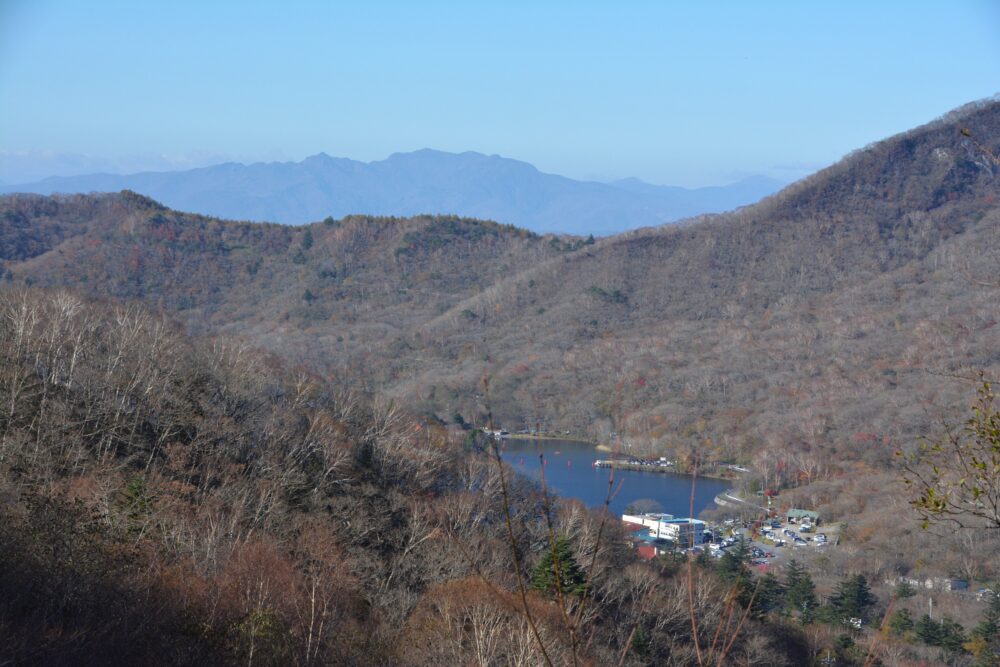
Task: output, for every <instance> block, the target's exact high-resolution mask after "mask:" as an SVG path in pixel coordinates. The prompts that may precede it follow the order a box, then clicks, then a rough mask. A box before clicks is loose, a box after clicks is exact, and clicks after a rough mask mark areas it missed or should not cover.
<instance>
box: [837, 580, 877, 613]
mask: <svg viewBox="0 0 1000 667" xmlns="http://www.w3.org/2000/svg"><path fill="white" fill-rule="evenodd" d="M873 604H875V596H874V595H872V591H871V588H869V587H868V580H867V579H865V575H863V574H857V575H854V576H853V577H848V578H847V579H845V580H844V581H842V582H841V583H840V585H838V586H837V590H836V592H835V593H834V594H833V596H832V597H831V598H830V606H831V607H832V608H833V610H834V611H835V612H836V613H837V616H838V617H839V620H844V619H848V618H862V619H863V618H865V614H866V612H867V611H868V608H869V607H871V606H872V605H873Z"/></svg>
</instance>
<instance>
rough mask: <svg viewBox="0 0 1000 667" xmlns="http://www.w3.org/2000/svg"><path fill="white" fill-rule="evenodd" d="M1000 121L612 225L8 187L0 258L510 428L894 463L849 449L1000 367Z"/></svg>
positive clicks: (983, 115)
mask: <svg viewBox="0 0 1000 667" xmlns="http://www.w3.org/2000/svg"><path fill="white" fill-rule="evenodd" d="M966 128H967V130H968V136H966V135H964V134H963V133H962V130H963V129H966ZM998 129H1000V113H998V105H997V104H996V103H985V104H979V105H973V106H972V107H970V108H966V109H963V110H961V111H960V112H956V113H955V114H953V116H952V117H949V118H945V119H943V120H941V121H937V122H935V123H932V124H930V125H928V126H926V127H923V128H918V129H917V130H914V131H911V132H909V133H906V134H904V135H900V136H898V137H893V138H891V139H889V140H886V141H884V142H881V143H878V144H875V145H873V146H871V147H868V148H866V149H864V150H862V151H859V152H857V153H855V154H853V155H851V156H849V157H848V158H847V159H845V160H844V161H843V162H842V163H839V164H837V165H835V166H833V167H831V168H829V169H827V170H825V171H823V172H820V173H818V174H816V175H815V176H813V177H811V178H809V179H806V180H805V181H802V182H800V183H797V184H795V185H793V186H791V187H789V188H787V189H786V190H785V191H783V192H782V193H780V194H779V195H777V196H775V197H772V198H770V199H768V200H766V201H765V202H762V203H761V204H758V205H756V206H752V207H748V208H745V209H742V210H740V211H737V212H734V213H731V214H726V215H721V216H715V217H711V218H706V219H701V220H696V221H692V222H690V223H687V224H685V225H682V226H680V227H665V228H661V229H655V230H647V231H644V232H638V233H631V234H626V235H624V236H619V237H613V238H609V239H602V240H600V241H597V242H596V243H592V242H590V241H589V240H583V239H577V238H567V237H554V236H546V237H541V236H538V235H535V234H532V233H530V232H526V231H524V230H519V229H516V228H513V227H509V226H502V225H496V224H494V223H489V222H483V221H477V220H467V219H460V218H451V217H422V218H412V219H397V218H367V217H351V218H345V219H343V220H337V221H335V220H327V222H325V223H317V224H314V225H309V226H304V227H285V226H278V225H261V224H250V223H233V222H224V221H220V220H216V219H212V218H206V217H203V216H194V215H189V214H182V213H177V212H174V211H171V210H168V209H164V208H163V207H161V206H159V205H157V204H155V203H154V202H151V201H149V200H146V199H144V198H141V197H136V196H133V195H130V194H127V193H123V194H119V195H101V196H71V197H51V198H46V197H37V196H27V195H18V196H11V197H6V198H4V199H3V200H0V209H2V212H0V216H2V217H0V221H2V226H0V252H2V257H3V260H4V262H5V271H6V272H7V274H8V276H9V278H10V279H11V280H13V281H15V282H28V283H32V284H38V285H52V286H55V285H74V286H78V287H80V288H82V289H84V290H86V291H88V292H90V293H92V294H95V295H104V294H108V295H112V296H115V297H123V298H138V299H143V300H145V301H147V302H148V303H152V304H157V305H160V306H163V307H165V308H168V309H169V310H171V311H174V312H177V313H178V314H179V316H180V317H181V318H182V319H183V320H184V321H185V322H186V323H187V324H188V325H189V326H190V327H191V329H192V330H193V331H196V332H197V331H202V332H205V331H213V332H224V333H227V334H233V335H239V336H243V337H245V338H246V339H247V340H249V341H251V342H253V343H254V344H258V345H261V346H263V347H265V348H268V349H270V350H273V351H275V352H279V353H281V354H283V355H286V356H287V357H289V358H291V359H293V360H294V361H296V362H301V363H306V364H309V365H311V366H312V367H314V368H317V369H319V370H321V371H322V372H328V373H332V374H334V375H335V376H338V377H340V378H341V379H343V380H346V381H350V382H353V383H356V384H358V385H361V386H363V387H365V388H366V389H377V390H379V391H383V392H386V393H389V394H390V395H395V396H398V397H400V398H402V399H404V400H405V402H406V404H407V405H409V406H411V407H413V408H414V409H416V410H420V411H422V412H424V413H425V414H427V415H436V416H437V417H438V418H441V419H444V420H450V419H451V417H452V416H453V415H454V414H455V413H456V412H458V413H460V414H463V415H465V416H466V417H467V418H468V419H469V421H473V420H474V419H477V418H478V419H479V420H482V418H483V417H484V415H485V411H486V409H487V405H486V402H485V399H484V398H483V396H482V391H481V390H482V378H483V377H484V376H489V377H490V378H491V380H492V382H491V387H492V388H491V395H490V397H489V401H490V403H491V405H490V407H491V408H492V409H493V410H494V413H495V414H496V415H497V416H498V418H499V419H500V420H501V421H502V422H503V423H504V424H505V425H507V426H509V427H512V428H513V427H521V426H524V425H528V424H534V423H535V422H538V421H541V422H542V423H543V424H545V425H547V426H550V427H552V428H558V429H559V430H572V431H574V432H576V433H589V434H590V435H593V436H600V435H601V433H606V432H607V431H610V430H615V429H617V430H620V431H622V432H623V433H629V434H630V435H631V437H632V439H633V441H634V442H636V443H639V444H640V445H649V446H651V447H652V448H657V449H661V450H666V451H672V452H675V453H679V454H681V455H690V454H691V453H693V452H695V451H699V452H701V453H702V454H703V455H706V456H711V457H722V458H735V459H739V460H749V459H751V458H752V457H753V456H754V455H755V454H756V453H758V452H760V451H762V450H763V449H764V445H765V443H768V442H770V443H772V444H774V443H778V444H780V445H781V446H782V447H785V448H788V449H789V450H794V451H798V452H802V451H816V452H825V454H824V456H825V457H827V458H828V457H829V455H830V454H831V453H832V452H833V451H841V452H843V451H845V450H851V449H857V450H863V451H859V452H858V453H859V455H860V454H862V453H863V454H864V455H865V456H869V457H875V458H876V459H878V458H879V457H882V459H884V457H885V456H886V455H887V452H889V451H890V450H891V447H885V448H874V449H873V448H871V447H867V446H862V445H859V444H858V443H865V442H868V440H870V439H871V438H873V437H875V438H877V439H878V440H879V441H882V440H886V439H888V440H891V441H899V440H900V439H906V438H909V437H911V436H912V435H914V434H915V433H916V432H918V431H919V430H920V429H921V428H923V427H925V426H926V425H927V423H928V421H929V420H930V419H932V415H931V414H930V413H927V412H926V411H925V410H924V409H923V408H922V407H920V406H921V401H934V400H937V398H938V393H939V392H941V391H945V392H946V393H947V389H946V383H943V382H941V381H940V380H939V378H938V377H936V376H935V375H933V373H955V372H961V370H962V369H963V368H969V367H987V368H988V367H992V366H993V365H995V364H996V363H997V361H998V360H997V357H996V349H997V348H996V346H995V345H994V343H995V342H996V329H995V328H994V318H995V315H996V312H995V305H994V303H995V297H996V286H995V285H994V284H993V283H992V281H991V280H990V279H989V275H990V273H991V269H990V267H991V266H992V265H993V263H994V261H995V258H996V253H997V252H998V248H1000V243H998V241H997V230H998V227H997V221H998V208H997V206H996V196H997V194H998V181H997V176H996V170H997V165H996V163H995V159H994V158H993V157H992V154H991V152H990V151H995V149H996V147H995V146H992V145H991V144H990V141H991V140H992V138H993V137H996V136H998V134H1000V132H998ZM946 340H947V341H948V342H947V343H945V342H944V341H946ZM862 397H863V400H861V399H862ZM952 399H953V397H951V398H950V397H947V396H946V397H943V398H942V399H941V400H942V401H943V403H944V404H950V401H951V400H952Z"/></svg>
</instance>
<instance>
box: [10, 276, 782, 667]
mask: <svg viewBox="0 0 1000 667" xmlns="http://www.w3.org/2000/svg"><path fill="white" fill-rule="evenodd" d="M0 497H2V500H3V502H2V503H0V649H2V655H3V659H4V661H5V662H7V663H11V664H45V665H91V664H92V665H106V664H131V665H140V664H148V665H154V664H156V665H162V664H190V665H205V664H241V665H290V664H296V665H330V664H342V665H357V664H366V665H428V666H430V665H442V664H467V663H475V664H484V665H485V664H491V665H492V664H497V665H499V664H506V665H525V666H527V665H537V664H540V663H549V664H567V665H568V664H573V663H577V664H615V663H617V664H649V663H650V662H652V663H655V664H662V665H667V664H670V665H683V664H689V663H690V662H691V660H692V659H693V655H694V652H695V651H697V650H699V649H698V648H695V645H694V643H693V642H692V629H691V628H692V623H693V622H697V623H699V624H700V628H701V633H702V635H703V637H702V639H701V642H702V643H703V644H704V645H705V646H704V648H702V649H700V650H704V651H708V638H709V637H711V636H712V633H713V632H716V633H717V635H718V636H721V637H722V638H723V640H724V641H725V643H724V644H722V643H719V642H718V641H716V642H715V643H714V644H713V646H714V645H716V644H717V645H718V648H717V649H714V650H715V654H716V655H719V654H721V650H722V647H723V646H725V648H726V651H727V652H731V653H738V654H739V656H740V660H741V664H747V665H775V664H789V665H791V664H796V662H798V660H797V659H796V656H797V655H799V656H801V651H802V649H801V642H802V639H801V636H800V633H799V632H798V631H797V630H796V629H794V628H793V627H791V626H789V627H787V628H784V629H783V630H781V631H780V632H777V631H775V629H774V628H781V627H783V622H782V621H781V620H780V619H774V620H773V621H772V620H769V619H766V618H763V616H762V615H760V614H757V615H755V617H754V618H753V619H751V620H750V621H749V622H748V623H746V624H745V626H744V627H743V631H742V632H739V633H737V632H732V631H731V629H727V628H722V627H720V626H721V624H723V623H725V622H727V611H728V610H729V604H730V603H729V602H728V598H727V597H726V595H727V590H728V588H729V587H728V584H726V582H724V581H723V580H722V579H720V578H719V577H718V576H717V575H716V574H715V573H714V572H712V571H710V570H709V569H707V568H702V567H698V568H695V569H694V570H693V571H691V572H689V573H688V574H687V575H686V576H684V575H683V574H682V573H679V572H678V567H677V564H674V566H672V567H667V566H666V564H663V565H661V566H653V565H649V564H645V563H639V562H637V560H636V559H635V557H634V555H633V554H632V553H631V551H630V549H629V548H628V547H627V546H626V544H625V542H624V538H623V535H622V534H621V532H620V528H619V527H618V524H617V522H616V521H605V520H604V519H603V518H602V517H601V515H598V514H592V513H588V512H587V511H586V510H585V509H583V508H582V507H580V506H579V505H576V504H565V503H560V504H557V503H555V502H554V501H553V500H552V499H551V498H546V497H545V496H543V495H542V494H541V493H540V491H539V489H538V488H536V487H534V486H532V485H529V484H527V483H525V482H524V481H522V480H519V479H517V478H515V477H513V476H512V474H511V471H509V470H505V469H504V468H503V467H502V466H501V465H500V464H499V462H498V461H497V460H496V459H493V458H492V457H490V456H489V455H488V454H487V453H485V452H484V451H482V450H481V449H480V447H479V444H478V443H477V442H476V441H475V440H474V439H473V440H469V441H467V442H465V443H464V446H463V443H462V442H461V441H459V442H455V441H453V440H450V439H448V438H447V437H446V434H445V432H444V431H443V430H442V429H438V428H431V427H423V428H421V427H419V424H418V423H417V422H415V421H414V420H413V419H412V418H411V417H410V416H408V415H407V414H406V413H404V412H402V411H400V410H398V409H397V408H395V407H393V406H391V405H388V404H386V403H384V402H378V401H376V402H374V403H369V402H367V401H365V400H364V399H363V398H361V397H359V396H358V395H356V394H355V393H353V392H351V391H348V390H345V389H344V388H342V387H338V386H336V385H333V384H330V383H327V382H325V381H324V380H322V379H321V378H318V377H316V376H313V375H311V374H309V373H307V372H304V371H302V370H294V369H289V368H287V367H286V366H285V365H284V364H282V363H281V362H280V361H278V360H275V359H273V358H269V357H267V356H265V355H261V354H259V353H257V352H254V351H252V350H248V349H247V348H246V347H244V346H242V345H240V344H239V343H234V342H224V341H223V340H220V339H216V340H214V341H208V340H205V341H203V340H197V339H191V338H189V337H187V336H185V335H184V334H183V333H182V332H180V331H179V328H178V327H177V326H176V325H174V324H173V323H172V322H171V321H170V320H169V319H165V318H164V317H162V316H159V315H155V314H152V313H150V312H149V311H147V310H145V309H143V308H139V307H135V306H123V305H117V304H113V303H101V302H94V301H90V300H84V299H81V298H79V297H77V296H75V295H73V294H70V293H67V292H64V291H41V290H38V289H29V290H23V289H11V288H4V289H2V290H0ZM552 531H555V534H558V535H559V540H558V544H559V549H560V553H564V554H566V556H565V557H566V559H567V560H565V561H563V562H564V564H565V565H566V566H567V567H568V564H569V563H570V562H573V563H574V564H575V563H577V562H578V563H580V565H579V575H578V577H579V581H580V582H581V583H579V584H578V585H577V589H575V590H573V591H572V592H570V591H568V590H567V591H565V593H564V594H563V593H559V594H558V595H557V594H555V593H553V592H551V591H547V590H545V586H544V585H541V586H539V585H536V586H535V589H537V590H531V591H528V592H525V593H524V594H522V595H518V591H519V590H522V589H521V587H520V586H519V585H518V581H520V582H521V585H523V586H527V583H525V582H527V580H528V579H529V577H531V576H532V575H533V573H534V575H535V577H536V578H537V577H538V575H537V573H538V572H542V573H543V574H544V573H545V571H546V570H545V564H544V563H545V561H544V558H545V554H546V553H548V550H547V548H546V544H548V543H549V536H550V535H552V534H553V532H552ZM548 567H550V568H551V567H552V565H551V562H550V563H549V565H548ZM542 581H544V579H542ZM688 586H690V587H691V596H689V595H688ZM557 599H558V603H559V606H557V603H556V600H557ZM584 606H586V613H585V614H584V613H582V611H583V607H584ZM560 609H563V610H564V613H560ZM566 610H568V613H570V614H573V616H574V618H575V619H576V620H571V619H570V617H569V616H567V615H566V613H567V612H566ZM578 611H579V612H580V613H579V614H577V612H578ZM730 615H731V612H730ZM772 625H773V628H772V629H769V630H765V628H767V627H769V626H772ZM717 629H718V630H717ZM636 632H639V633H640V635H641V637H642V642H641V645H640V644H635V645H633V643H632V640H633V637H634V636H635V633H636Z"/></svg>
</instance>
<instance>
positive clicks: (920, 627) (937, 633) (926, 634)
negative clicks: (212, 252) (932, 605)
mask: <svg viewBox="0 0 1000 667" xmlns="http://www.w3.org/2000/svg"><path fill="white" fill-rule="evenodd" d="M913 633H914V634H915V635H916V636H917V639H919V640H920V641H922V642H923V643H925V644H928V645H930V646H939V645H940V644H941V626H940V625H938V624H937V622H936V621H935V620H934V619H933V618H931V617H930V616H929V615H928V614H924V615H923V616H921V617H920V620H919V621H917V624H916V625H914V626H913Z"/></svg>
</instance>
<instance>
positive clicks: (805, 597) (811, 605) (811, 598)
mask: <svg viewBox="0 0 1000 667" xmlns="http://www.w3.org/2000/svg"><path fill="white" fill-rule="evenodd" d="M817 606H819V605H818V603H817V601H816V586H815V585H814V584H813V580H812V577H810V576H809V573H808V572H806V569H805V568H804V567H802V565H800V564H799V562H798V561H796V560H795V559H792V560H790V561H789V562H788V566H787V568H786V570H785V609H786V610H787V611H788V613H790V614H798V615H799V618H800V619H801V620H802V622H803V623H811V622H812V620H813V618H814V617H815V613H816V607H817Z"/></svg>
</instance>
